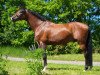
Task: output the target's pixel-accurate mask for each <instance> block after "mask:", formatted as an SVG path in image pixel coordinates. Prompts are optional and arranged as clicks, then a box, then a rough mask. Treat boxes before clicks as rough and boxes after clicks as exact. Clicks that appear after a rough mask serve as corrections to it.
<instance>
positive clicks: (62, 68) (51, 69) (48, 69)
mask: <svg viewBox="0 0 100 75" xmlns="http://www.w3.org/2000/svg"><path fill="white" fill-rule="evenodd" d="M48 70H82V69H80V68H79V69H78V68H48Z"/></svg>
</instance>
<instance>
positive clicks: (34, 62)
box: [27, 49, 43, 75]
mask: <svg viewBox="0 0 100 75" xmlns="http://www.w3.org/2000/svg"><path fill="white" fill-rule="evenodd" d="M42 54H43V50H41V49H37V50H35V51H33V52H31V53H30V55H29V56H28V57H30V56H31V57H33V59H27V64H28V69H29V73H30V74H29V75H42V72H41V71H42V69H43V66H42V60H41V59H42Z"/></svg>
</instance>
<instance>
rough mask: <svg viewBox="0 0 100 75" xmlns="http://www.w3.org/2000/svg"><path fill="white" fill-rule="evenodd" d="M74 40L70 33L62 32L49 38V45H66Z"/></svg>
mask: <svg viewBox="0 0 100 75" xmlns="http://www.w3.org/2000/svg"><path fill="white" fill-rule="evenodd" d="M71 40H72V36H71V34H70V33H69V32H62V33H58V34H55V35H53V34H52V36H50V37H48V40H47V43H48V44H65V43H67V42H69V41H71Z"/></svg>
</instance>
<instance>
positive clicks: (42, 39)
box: [11, 8, 92, 70]
mask: <svg viewBox="0 0 100 75" xmlns="http://www.w3.org/2000/svg"><path fill="white" fill-rule="evenodd" d="M11 20H12V21H19V20H25V21H27V22H28V24H29V26H30V27H31V28H32V30H33V31H34V34H35V38H34V39H35V41H37V42H38V46H39V47H40V48H43V49H44V53H43V60H44V69H43V70H45V69H46V66H47V55H46V46H47V45H64V44H66V43H68V42H70V41H76V42H78V44H79V46H80V49H81V50H82V52H84V57H85V68H84V69H85V70H90V69H92V46H91V36H90V30H89V27H88V25H86V24H84V23H80V22H69V23H65V24H55V23H53V22H51V21H48V20H46V19H45V18H43V17H42V16H40V15H39V14H38V13H36V12H32V11H31V10H28V9H24V8H22V9H19V10H18V11H17V12H16V13H15V14H14V15H13V16H12V17H11Z"/></svg>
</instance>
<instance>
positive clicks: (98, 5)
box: [0, 0, 100, 46]
mask: <svg viewBox="0 0 100 75" xmlns="http://www.w3.org/2000/svg"><path fill="white" fill-rule="evenodd" d="M0 4H1V6H0V13H1V15H0V22H1V24H0V43H1V44H7V45H8V44H10V45H11V44H12V45H26V44H29V45H30V44H33V43H34V41H33V39H34V38H31V39H30V38H29V37H33V35H34V33H32V31H31V29H30V27H28V25H27V23H26V22H25V21H21V22H16V23H13V22H12V21H11V20H10V16H11V15H12V14H14V12H15V11H16V10H18V9H19V5H23V7H26V8H27V9H29V10H32V11H34V12H37V13H39V14H40V15H42V16H44V17H45V18H46V19H48V20H51V21H53V22H55V23H67V22H71V21H79V22H83V23H87V24H88V25H89V26H90V28H91V31H92V36H93V42H94V43H96V44H94V45H95V46H96V45H97V44H100V42H99V39H100V37H99V36H100V34H99V33H98V31H99V29H100V23H99V20H100V0H1V1H0ZM26 34H27V35H26ZM31 41H33V42H32V43H31Z"/></svg>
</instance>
